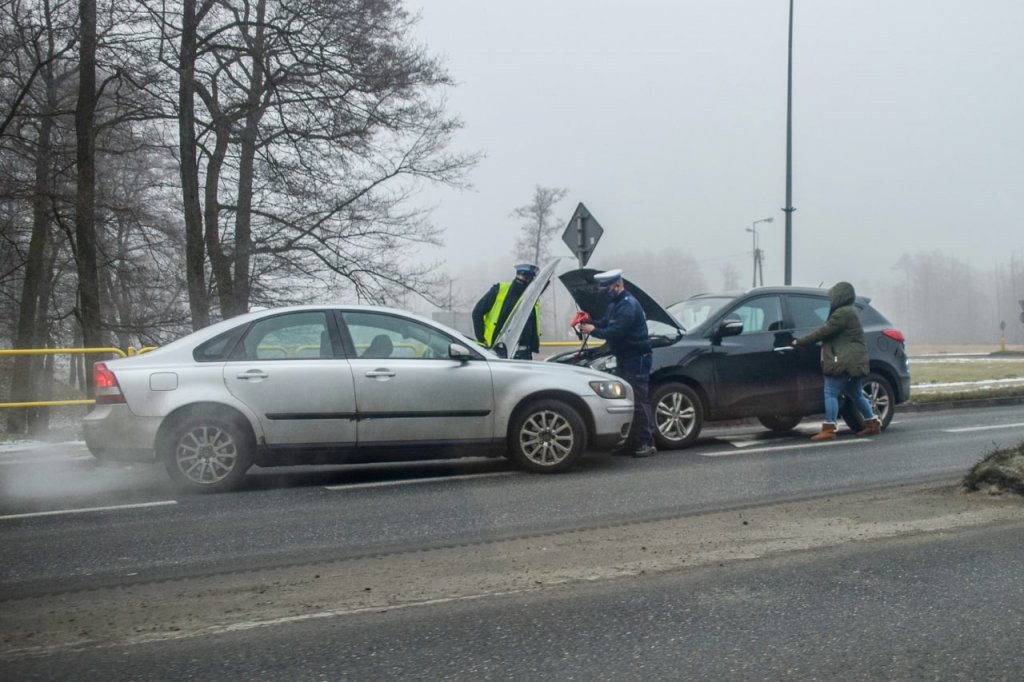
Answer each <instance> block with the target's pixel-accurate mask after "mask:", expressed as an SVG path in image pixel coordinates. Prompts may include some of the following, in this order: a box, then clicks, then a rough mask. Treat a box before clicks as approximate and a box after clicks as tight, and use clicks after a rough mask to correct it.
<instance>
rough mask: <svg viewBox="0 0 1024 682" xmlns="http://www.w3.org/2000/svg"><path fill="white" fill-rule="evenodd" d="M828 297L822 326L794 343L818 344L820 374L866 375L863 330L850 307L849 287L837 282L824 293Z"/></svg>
mask: <svg viewBox="0 0 1024 682" xmlns="http://www.w3.org/2000/svg"><path fill="white" fill-rule="evenodd" d="M828 294H829V296H830V297H831V299H832V305H831V307H830V308H829V312H828V319H826V320H825V324H823V325H822V326H821V327H820V328H818V329H816V330H815V331H813V332H811V333H810V334H808V335H807V336H804V337H802V338H799V339H797V340H796V343H797V345H800V346H807V345H810V344H812V343H817V342H818V341H821V342H822V343H821V371H822V372H824V373H825V374H827V375H829V376H838V375H840V374H849V375H850V376H851V377H863V376H867V374H868V372H869V371H870V366H869V364H868V347H867V345H865V343H864V327H862V326H861V324H860V316H859V315H858V314H857V309H856V308H854V307H853V301H854V300H855V299H856V297H857V294H856V292H855V291H854V290H853V285H852V284H850V283H849V282H839V283H837V284H836V285H835V286H833V287H832V288H831V289H829V290H828Z"/></svg>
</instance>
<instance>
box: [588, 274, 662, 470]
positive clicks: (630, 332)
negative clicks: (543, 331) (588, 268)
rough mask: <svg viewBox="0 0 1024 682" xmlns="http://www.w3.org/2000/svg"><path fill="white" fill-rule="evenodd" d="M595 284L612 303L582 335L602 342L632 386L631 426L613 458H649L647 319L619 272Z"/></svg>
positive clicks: (600, 276)
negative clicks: (625, 456)
mask: <svg viewBox="0 0 1024 682" xmlns="http://www.w3.org/2000/svg"><path fill="white" fill-rule="evenodd" d="M594 283H595V284H597V285H598V286H599V287H601V288H603V289H605V291H607V293H608V297H609V298H610V299H611V303H610V304H609V305H608V308H607V309H606V310H605V314H604V316H603V317H602V318H601V319H599V320H596V321H594V322H593V323H588V322H585V323H583V324H582V325H580V329H581V331H582V332H583V333H584V334H590V335H591V336H594V337H596V338H599V339H604V340H605V342H606V343H607V344H608V348H609V350H611V352H612V354H613V355H614V356H615V363H616V365H617V366H618V367H617V370H616V373H617V374H618V375H619V376H620V377H622V378H623V379H625V380H626V381H627V382H628V383H629V385H630V386H632V387H633V425H632V427H630V429H629V436H628V437H627V438H626V442H625V443H623V445H622V446H620V447H619V448H617V449H616V450H614V451H613V454H616V455H632V456H633V457H650V456H651V455H653V454H655V453H657V452H658V451H657V450H656V449H655V447H654V432H653V429H652V421H653V419H652V416H651V401H650V395H649V388H650V382H651V340H650V336H649V335H648V333H647V319H646V318H645V317H644V311H643V308H641V307H640V304H639V303H638V302H637V300H636V298H634V297H633V294H631V293H629V292H628V291H626V286H625V284H624V283H623V281H622V270H608V271H607V272H601V273H598V274H596V275H594Z"/></svg>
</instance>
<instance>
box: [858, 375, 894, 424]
mask: <svg viewBox="0 0 1024 682" xmlns="http://www.w3.org/2000/svg"><path fill="white" fill-rule="evenodd" d="M864 396H865V397H866V398H867V399H868V403H870V404H871V409H872V411H873V412H874V413H875V414H876V415H878V418H879V419H880V420H882V421H885V417H886V416H887V415H888V414H889V407H890V406H889V394H888V393H886V392H885V390H883V389H882V385H881V384H879V383H878V382H877V381H872V382H869V383H867V384H865V385H864Z"/></svg>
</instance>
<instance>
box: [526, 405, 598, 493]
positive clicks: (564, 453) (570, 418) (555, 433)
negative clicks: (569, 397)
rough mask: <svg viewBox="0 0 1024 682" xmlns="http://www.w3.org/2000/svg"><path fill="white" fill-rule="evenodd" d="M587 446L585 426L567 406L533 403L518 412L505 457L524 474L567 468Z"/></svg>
mask: <svg viewBox="0 0 1024 682" xmlns="http://www.w3.org/2000/svg"><path fill="white" fill-rule="evenodd" d="M586 445H587V427H586V425H585V424H584V423H583V418H582V417H581V416H580V413H579V412H577V411H576V409H575V408H573V407H572V406H571V405H568V404H566V403H564V402H562V401H560V400H552V399H546V400H537V401H535V402H532V403H529V404H528V405H527V406H526V407H525V408H523V409H520V410H519V411H518V412H517V413H516V415H515V417H514V418H513V420H512V425H511V428H510V429H509V435H508V448H509V458H510V459H511V460H512V461H513V462H515V463H516V464H518V465H519V466H520V467H522V468H523V469H526V470H527V471H533V472H537V473H546V474H553V473H558V472H561V471H567V470H568V469H571V468H572V466H573V465H574V464H576V460H578V459H579V458H580V456H581V455H582V454H583V451H584V449H585V448H586Z"/></svg>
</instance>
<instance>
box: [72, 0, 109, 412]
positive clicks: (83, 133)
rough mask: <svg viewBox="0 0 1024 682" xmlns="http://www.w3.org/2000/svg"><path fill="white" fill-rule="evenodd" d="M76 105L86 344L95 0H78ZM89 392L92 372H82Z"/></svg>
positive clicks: (91, 321)
mask: <svg viewBox="0 0 1024 682" xmlns="http://www.w3.org/2000/svg"><path fill="white" fill-rule="evenodd" d="M78 8H79V10H78V11H79V21H80V23H81V34H80V36H79V50H78V51H79V80H78V108H77V109H76V110H75V138H76V146H77V161H78V186H77V192H76V201H75V242H76V253H75V256H76V257H75V262H76V265H77V267H78V293H79V310H78V312H79V321H80V324H81V327H82V341H83V343H84V344H85V345H86V347H96V346H100V345H102V341H103V339H102V331H101V329H100V300H99V283H98V280H97V277H96V144H95V133H94V130H93V129H94V123H95V115H96V0H79V4H78ZM86 382H87V383H86V385H87V386H88V393H89V395H92V373H91V372H86Z"/></svg>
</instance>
